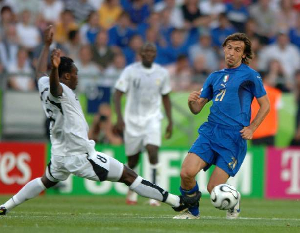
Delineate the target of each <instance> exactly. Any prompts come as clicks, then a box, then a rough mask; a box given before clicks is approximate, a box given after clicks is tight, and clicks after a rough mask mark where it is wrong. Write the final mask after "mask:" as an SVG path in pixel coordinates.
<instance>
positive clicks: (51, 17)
mask: <svg viewBox="0 0 300 233" xmlns="http://www.w3.org/2000/svg"><path fill="white" fill-rule="evenodd" d="M63 10H64V4H63V2H62V1H60V0H42V1H41V4H40V8H39V17H38V18H39V20H42V21H44V22H45V24H46V25H50V24H52V25H54V24H55V23H57V22H58V21H59V17H60V14H61V13H62V11H63Z"/></svg>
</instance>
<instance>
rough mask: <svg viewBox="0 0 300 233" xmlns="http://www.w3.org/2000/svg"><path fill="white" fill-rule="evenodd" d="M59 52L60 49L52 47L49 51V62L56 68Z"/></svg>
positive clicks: (58, 61)
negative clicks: (50, 51)
mask: <svg viewBox="0 0 300 233" xmlns="http://www.w3.org/2000/svg"><path fill="white" fill-rule="evenodd" d="M60 53H61V51H60V49H54V50H53V51H52V53H51V64H52V67H54V68H58V66H59V64H60Z"/></svg>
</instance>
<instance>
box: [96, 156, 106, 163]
mask: <svg viewBox="0 0 300 233" xmlns="http://www.w3.org/2000/svg"><path fill="white" fill-rule="evenodd" d="M97 159H99V160H100V161H101V162H102V163H106V162H107V159H106V158H104V157H103V156H101V155H97Z"/></svg>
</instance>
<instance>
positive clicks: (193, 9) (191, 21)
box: [181, 0, 211, 30]
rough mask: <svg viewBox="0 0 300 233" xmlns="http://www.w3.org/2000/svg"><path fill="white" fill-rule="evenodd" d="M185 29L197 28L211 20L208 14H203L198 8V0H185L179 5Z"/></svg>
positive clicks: (206, 24)
mask: <svg viewBox="0 0 300 233" xmlns="http://www.w3.org/2000/svg"><path fill="white" fill-rule="evenodd" d="M181 11H182V14H183V18H184V24H185V28H186V29H188V30H189V29H192V28H197V27H200V26H205V27H207V26H208V25H209V23H210V22H211V18H210V16H204V15H203V13H202V12H201V11H200V9H199V0H185V2H184V4H183V5H182V6H181Z"/></svg>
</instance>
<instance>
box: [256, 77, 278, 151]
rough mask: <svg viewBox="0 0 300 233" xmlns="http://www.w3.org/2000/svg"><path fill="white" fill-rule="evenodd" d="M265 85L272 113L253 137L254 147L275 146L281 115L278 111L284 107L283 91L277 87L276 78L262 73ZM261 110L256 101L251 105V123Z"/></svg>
mask: <svg viewBox="0 0 300 233" xmlns="http://www.w3.org/2000/svg"><path fill="white" fill-rule="evenodd" d="M261 75H262V77H261V78H262V79H263V84H264V87H265V90H266V92H267V95H268V97H269V101H270V112H269V113H268V115H267V116H266V118H265V120H264V121H263V122H262V123H261V124H260V126H259V127H258V128H257V130H256V131H255V132H254V134H253V137H252V140H251V142H252V145H255V146H259V145H264V146H274V145H275V136H276V134H277V129H278V122H279V114H278V111H279V109H280V108H281V107H282V106H281V105H282V102H281V91H280V90H279V89H277V88H276V87H275V84H276V83H275V81H276V80H274V77H273V76H271V75H265V74H264V73H262V72H261ZM258 110H259V104H258V102H257V100H256V99H254V100H253V102H252V105H251V121H252V120H253V119H254V117H255V116H256V114H257V112H258Z"/></svg>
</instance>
